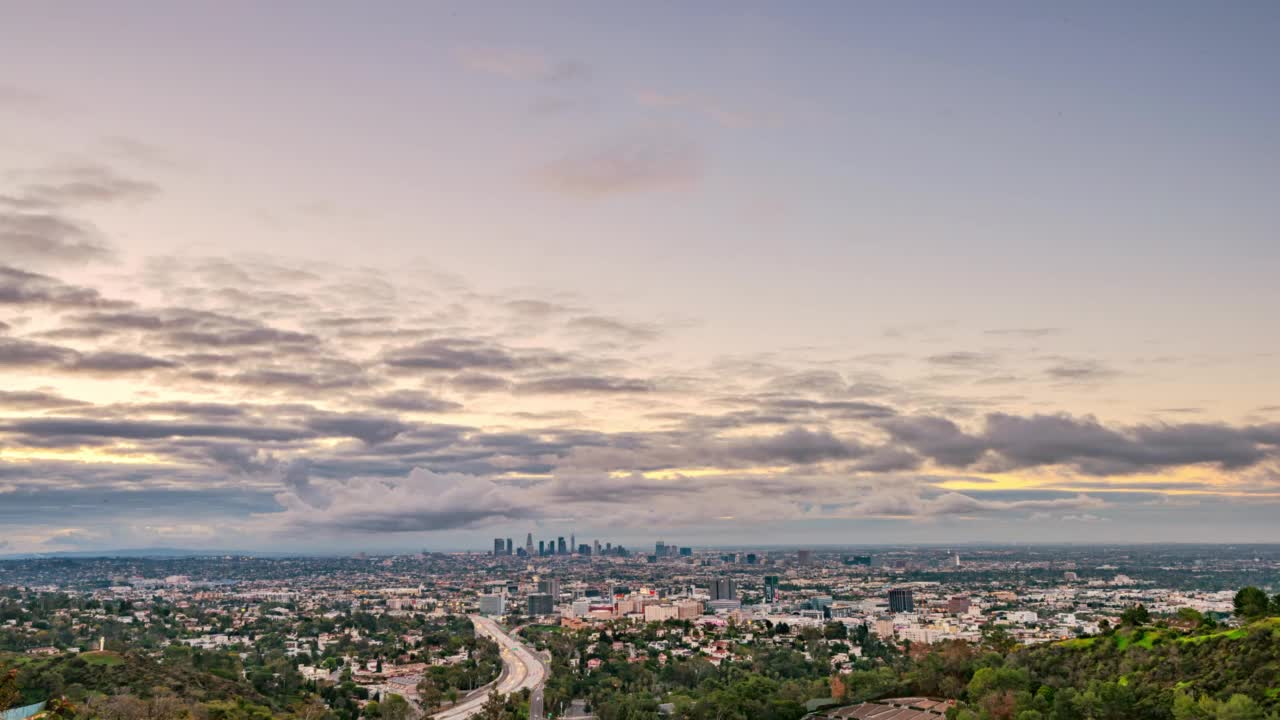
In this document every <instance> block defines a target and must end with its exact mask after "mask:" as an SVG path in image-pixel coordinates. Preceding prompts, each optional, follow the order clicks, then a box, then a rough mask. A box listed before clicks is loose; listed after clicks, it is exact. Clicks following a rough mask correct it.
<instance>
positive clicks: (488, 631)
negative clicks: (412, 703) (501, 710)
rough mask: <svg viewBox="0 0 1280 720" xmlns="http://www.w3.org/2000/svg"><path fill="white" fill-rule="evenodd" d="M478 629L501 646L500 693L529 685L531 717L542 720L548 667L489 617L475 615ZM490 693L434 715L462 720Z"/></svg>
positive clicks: (473, 711) (516, 690)
mask: <svg viewBox="0 0 1280 720" xmlns="http://www.w3.org/2000/svg"><path fill="white" fill-rule="evenodd" d="M471 622H472V623H473V624H474V625H475V626H476V632H477V633H480V634H481V635H484V636H485V637H487V638H490V639H492V640H493V641H494V642H496V643H498V647H499V648H501V649H502V674H501V675H499V676H498V684H497V687H498V692H499V693H500V694H502V695H510V694H511V693H514V692H519V691H520V690H523V689H525V688H529V690H530V695H529V719H530V720H542V718H543V711H542V685H543V683H545V682H546V681H547V674H548V670H547V666H546V664H544V663H543V662H542V658H540V657H538V655H536V654H535V653H534V652H533V651H532V650H530V649H529V648H527V647H525V646H524V645H523V644H522V643H521V642H520V641H519V640H516V639H515V638H513V637H511V636H510V635H508V634H506V633H505V632H503V631H502V628H500V627H498V624H497V623H496V622H494V621H492V620H490V619H489V618H487V617H482V616H480V615H472V616H471ZM488 699H489V692H488V691H485V692H482V693H476V694H475V695H474V696H472V697H469V698H467V699H465V700H463V701H461V702H459V703H458V704H457V705H454V706H453V707H451V708H448V709H445V710H441V711H440V712H438V713H436V714H435V715H432V716H431V717H433V718H435V720H463V719H464V718H469V717H471V716H473V715H475V714H476V713H478V712H480V708H481V707H482V706H483V705H484V703H485V701H486V700H488Z"/></svg>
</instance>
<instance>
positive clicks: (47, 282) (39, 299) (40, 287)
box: [0, 265, 130, 308]
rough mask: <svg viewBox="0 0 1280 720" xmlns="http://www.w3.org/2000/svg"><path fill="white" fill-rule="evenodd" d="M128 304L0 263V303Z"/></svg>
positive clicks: (83, 305)
mask: <svg viewBox="0 0 1280 720" xmlns="http://www.w3.org/2000/svg"><path fill="white" fill-rule="evenodd" d="M129 304H130V303H126V302H121V301H114V300H107V299H105V298H103V297H102V295H101V294H99V293H98V291H97V290H94V289H92V288H87V287H79V286H75V285H69V284H67V283H64V282H62V281H61V280H57V279H56V278H53V277H50V276H48V275H41V274H39V273H34V272H30V271H27V270H20V269H18V268H14V267H9V266H5V265H0V305H45V306H50V307H54V308H121V307H127V306H128V305H129Z"/></svg>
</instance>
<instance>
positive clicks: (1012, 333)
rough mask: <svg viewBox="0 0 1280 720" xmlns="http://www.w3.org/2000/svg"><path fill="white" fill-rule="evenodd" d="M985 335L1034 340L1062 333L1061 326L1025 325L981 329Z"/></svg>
mask: <svg viewBox="0 0 1280 720" xmlns="http://www.w3.org/2000/svg"><path fill="white" fill-rule="evenodd" d="M983 332H984V333H985V334H987V335H1002V336H1007V337H1016V338H1024V339H1028V340H1034V339H1038V338H1044V337H1049V336H1051V335H1060V334H1062V332H1063V330H1062V328H1056V327H1026V328H993V329H990V330H984V331H983Z"/></svg>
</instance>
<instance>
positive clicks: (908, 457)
mask: <svg viewBox="0 0 1280 720" xmlns="http://www.w3.org/2000/svg"><path fill="white" fill-rule="evenodd" d="M922 462H923V458H921V457H920V456H919V455H917V454H915V453H913V452H911V451H910V450H903V449H900V448H892V447H885V448H876V449H875V450H872V451H870V452H868V453H867V455H866V456H865V457H862V458H859V459H858V461H857V462H855V463H854V464H853V465H852V466H851V469H852V470H854V471H856V472H866V473H889V472H904V471H907V470H915V469H916V468H918V467H920V464H921V463H922Z"/></svg>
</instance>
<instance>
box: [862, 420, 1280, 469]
mask: <svg viewBox="0 0 1280 720" xmlns="http://www.w3.org/2000/svg"><path fill="white" fill-rule="evenodd" d="M881 427H882V428H883V429H884V430H885V431H886V432H888V433H889V435H890V436H891V437H892V438H893V439H894V440H895V441H897V442H899V443H901V444H902V445H905V446H907V447H909V448H911V449H912V450H915V451H916V452H919V453H920V454H922V455H925V456H926V457H929V458H931V459H933V460H934V461H936V462H938V463H939V464H941V465H945V466H951V467H969V466H972V465H975V464H976V463H978V461H979V459H980V458H984V457H985V458H986V459H987V462H988V465H989V466H990V469H995V470H1013V469H1018V468H1028V467H1041V466H1052V465H1069V466H1072V467H1074V468H1076V469H1077V470H1079V471H1081V472H1084V473H1086V474H1091V475H1108V474H1127V473H1135V472H1142V471H1155V470H1160V469H1163V468H1169V467H1177V466H1184V465H1198V464H1213V465H1217V466H1219V467H1221V468H1223V469H1227V470H1236V469H1242V468H1246V467H1250V466H1253V465H1256V464H1257V463H1259V462H1261V461H1263V460H1264V459H1266V458H1268V457H1274V455H1275V452H1276V449H1277V446H1280V426H1276V425H1270V426H1244V427H1232V426H1229V425H1224V424H1210V423H1190V424H1182V425H1171V424H1162V425H1138V426H1132V427H1127V428H1119V429H1116V428H1108V427H1105V426H1104V425H1102V424H1101V423H1100V422H1098V420H1097V419H1095V418H1092V417H1073V416H1070V415H1066V414H1059V415H1034V416H1031V417H1022V416H1017V415H1009V414H1005V413H991V414H988V415H987V416H986V418H985V427H984V428H983V430H982V431H981V432H980V433H976V434H970V433H967V432H965V431H964V430H962V429H961V428H960V427H959V426H958V425H957V424H956V423H954V422H952V421H950V420H947V419H945V418H939V417H929V416H915V417H900V418H893V419H890V420H886V421H884V422H882V423H881Z"/></svg>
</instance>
